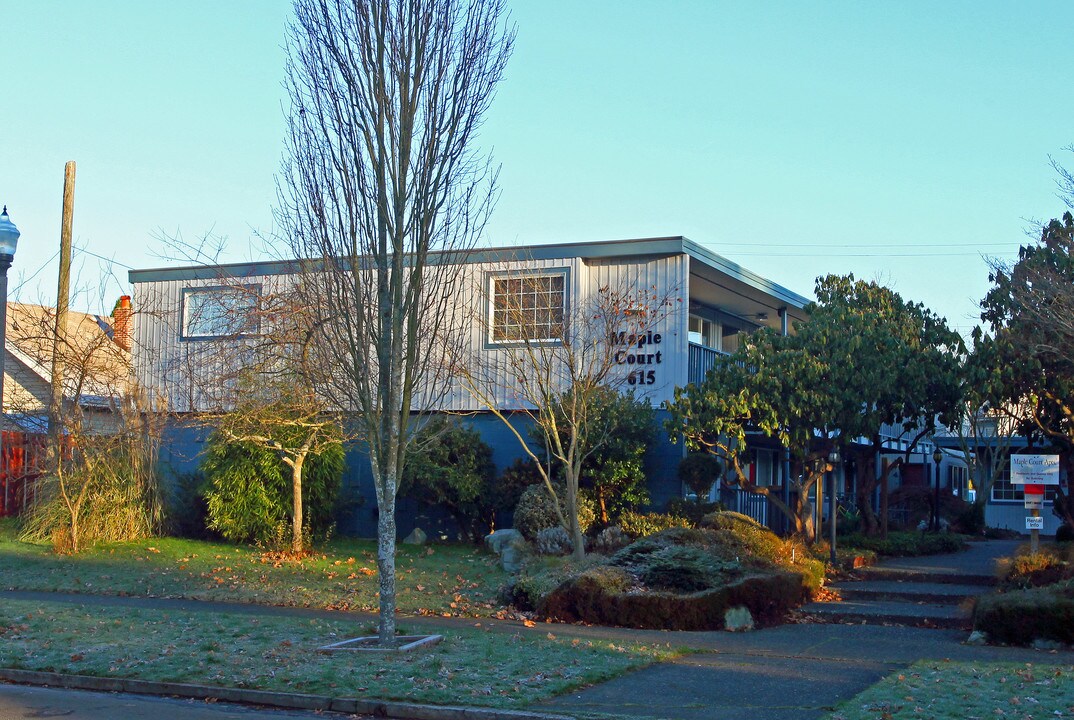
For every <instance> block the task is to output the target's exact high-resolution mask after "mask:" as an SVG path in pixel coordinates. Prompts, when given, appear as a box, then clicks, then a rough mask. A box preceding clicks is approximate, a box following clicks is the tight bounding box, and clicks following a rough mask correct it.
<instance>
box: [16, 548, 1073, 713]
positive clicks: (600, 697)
mask: <svg viewBox="0 0 1074 720" xmlns="http://www.w3.org/2000/svg"><path fill="white" fill-rule="evenodd" d="M1015 546H1016V543H1010V542H1006V543H1002V542H999V541H994V542H988V543H974V544H973V546H972V547H971V549H970V550H968V551H967V552H965V553H959V554H956V555H950V556H935V557H932V558H922V559H912V560H893V561H890V562H885V563H882V564H881V567H891V568H896V569H897V568H900V567H901V568H904V569H907V570H912V569H913V568H914V567H915V566H916V567H918V568H920V567H921V566H929V567H930V568H946V567H950V568H951V569H952V572H964V573H965V572H969V571H970V570H971V569H972V570H973V571H974V572H976V571H979V570H982V569H983V568H986V567H987V568H988V569H989V570H991V568H992V566H993V565H994V563H995V560H996V558H997V557H1000V556H1002V555H1004V554H1006V553H1009V552H1012V551H1013V549H1014V547H1015ZM3 598H11V599H16V598H18V599H34V600H41V601H52V602H57V601H58V602H70V603H77V604H82V605H99V606H106V605H107V606H120V607H122V606H130V607H157V608H161V609H171V610H189V611H204V612H210V613H221V612H232V613H247V614H263V615H287V616H322V617H334V618H339V617H340V616H341V613H340V612H337V611H328V610H313V609H301V608H281V607H269V606H258V605H240V604H230V603H217V602H199V601H192V600H166V599H160V598H135V597H112V596H96V595H77V594H64V593H41V592H28V591H0V599H3ZM346 616H347V617H352V618H354V619H355V620H356V621H360V622H365V621H366V620H371V619H372V618H373V616H372V615H368V614H360V613H346ZM400 623H401V624H403V625H405V626H407V627H414V628H420V629H427V630H435V629H439V630H444V629H449V628H452V627H473V626H474V625H475V624H478V623H480V624H481V626H482V627H486V628H491V629H493V630H497V631H503V632H509V633H512V634H513V633H519V632H521V633H526V632H533V633H540V634H542V635H543V634H544V633H547V632H548V631H549V629H552V630H554V632H555V634H556V635H558V636H560V637H578V638H586V639H596V640H607V641H610V642H643V643H654V642H659V643H670V644H671V645H672V646H675V647H684V648H690V649H693V650H695V651H696V652H695V653H694V654H691V655H687V656H685V657H682V658H680V659H678V660H675V661H672V662H667V663H660V664H657V665H653V666H650V667H648V668H645V669H642V670H639V671H637V672H634V673H630V674H628V675H626V676H624V677H621V678H618V679H616V680H612V681H610V682H607V683H603V684H601V685H597V686H594V687H591V688H587V689H585V690H582V691H579V692H576V693H571V694H569V695H565V696H561V697H558V698H555V699H553V700H550V701H548V702H546V703H543V704H541V705H539V706H535V707H533V708H531V709H532V710H535V711H544V712H549V713H557V714H567V715H577V714H591V713H599V714H606V715H609V716H615V717H637V718H676V719H679V718H681V719H682V720H694V719H695V718H697V719H700V718H711V719H713V720H721V719H726V720H737V719H739V718H742V719H745V718H749V719H750V720H792V719H793V720H809V719H810V718H819V717H821V716H823V715H824V714H825V713H826V712H828V711H829V710H830V709H831V708H833V707H834V706H835V705H836V704H837V703H839V702H841V701H843V700H846V699H849V698H851V697H853V696H854V695H856V694H857V693H859V692H861V691H862V690H864V689H866V688H867V687H869V686H870V685H872V684H873V683H875V682H876V681H877V680H879V679H881V678H882V677H885V676H886V675H889V674H891V673H894V672H897V671H899V670H901V669H903V668H905V667H906V666H908V665H909V664H911V663H913V662H915V661H917V660H924V659H936V660H940V659H950V660H965V661H974V662H996V661H1005V662H1034V663H1071V662H1074V653H1068V652H1055V651H1052V652H1047V651H1037V650H1030V649H1025V648H997V647H976V646H967V645H962V644H961V643H962V641H963V640H964V639H965V637H966V633H965V632H962V631H953V630H932V629H922V628H907V627H891V626H883V625H841V624H815V625H814V624H797V625H783V626H780V627H775V628H770V629H766V630H759V631H755V632H750V633H726V632H664V631H656V630H632V629H624V628H607V627H587V626H581V625H560V624H557V625H554V626H550V625H548V624H544V623H538V625H537V626H536V627H535V628H526V627H524V626H523V625H522V624H521V623H517V622H512V621H502V620H489V619H480V620H461V619H448V618H423V617H415V618H410V617H406V618H400Z"/></svg>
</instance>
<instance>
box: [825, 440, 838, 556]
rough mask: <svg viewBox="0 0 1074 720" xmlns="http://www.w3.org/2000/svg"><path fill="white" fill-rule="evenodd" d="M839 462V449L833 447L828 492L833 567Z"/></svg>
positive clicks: (829, 454) (829, 460)
mask: <svg viewBox="0 0 1074 720" xmlns="http://www.w3.org/2000/svg"><path fill="white" fill-rule="evenodd" d="M838 462H839V451H838V450H836V449H835V448H832V451H831V452H830V453H828V463H829V464H831V466H832V469H831V471H830V474H831V476H832V487H831V490H830V492H829V493H828V525H829V533H830V538H831V543H830V545H831V547H830V552H831V557H830V559H831V562H832V567H835V524H836V523H835V515H836V502H835V489H836V482H837V481H836V477H835V466H836V464H837V463H838Z"/></svg>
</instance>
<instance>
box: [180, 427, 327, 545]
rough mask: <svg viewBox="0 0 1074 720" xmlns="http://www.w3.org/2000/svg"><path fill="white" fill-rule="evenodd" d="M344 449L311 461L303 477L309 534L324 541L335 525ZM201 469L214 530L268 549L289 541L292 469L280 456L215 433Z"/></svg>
mask: <svg viewBox="0 0 1074 720" xmlns="http://www.w3.org/2000/svg"><path fill="white" fill-rule="evenodd" d="M343 468H344V455H343V446H342V444H339V445H331V446H329V447H326V448H325V449H324V450H323V451H322V452H320V453H318V454H316V455H310V456H309V457H308V458H307V459H306V464H305V469H304V470H303V473H302V500H303V516H304V519H305V523H304V524H305V529H304V532H308V533H309V534H310V535H311V536H313V537H315V538H317V539H322V538H326V537H328V536H329V535H330V534H331V532H332V530H333V528H334V527H335V517H334V513H333V511H334V509H335V503H336V497H337V495H338V494H339V488H340V484H341V481H342V478H343ZM201 471H202V472H203V473H204V474H205V478H206V484H205V486H204V495H205V502H206V506H207V513H208V518H207V524H208V527H209V529H210V530H213V531H215V532H218V533H220V535H221V536H223V537H224V538H225V539H227V540H231V541H233V542H241V543H254V544H260V545H264V546H267V547H279V546H281V545H282V546H286V545H287V543H288V542H289V540H288V532H289V531H290V523H291V513H292V508H293V506H294V503H293V501H292V494H293V488H292V484H291V470H290V468H289V467H287V466H286V465H285V464H284V462H283V461H282V460H281V459H280V457H279V455H277V454H276V453H275V452H273V451H271V450H268V449H266V448H263V447H260V446H258V445H256V444H253V443H239V442H231V441H229V440H228V439H227V438H226V437H225V436H224V435H222V434H220V433H213V434H212V435H211V436H210V438H209V442H208V446H207V448H206V454H205V461H204V462H203V463H202V466H201Z"/></svg>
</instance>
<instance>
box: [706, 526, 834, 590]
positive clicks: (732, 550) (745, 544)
mask: <svg viewBox="0 0 1074 720" xmlns="http://www.w3.org/2000/svg"><path fill="white" fill-rule="evenodd" d="M701 526H702V528H705V529H708V530H710V531H711V532H712V533H713V536H714V539H715V542H716V543H717V544H718V545H719V546H720V547H721V548H722V550H721V553H722V554H723V555H724V557H734V558H735V559H738V560H741V561H742V562H743V563H747V564H760V565H761V566H762V567H770V568H774V569H783V570H788V571H790V572H796V573H799V574H800V575H802V576H803V578H804V579H805V583H806V586H807V587H809V588H810V589H811V590H818V589H819V588H820V586H821V585H823V584H824V563H823V562H822V561H820V560H817V559H816V558H815V557H813V556H812V555H811V554H810V552H809V548H807V547H806V546H805V545H804V544H803V543H802V542H801V541H800V540H797V539H795V538H788V539H783V538H780V537H779V536H777V535H776V534H775V533H773V532H772V531H771V530H769V529H768V528H767V527H765V526H764V525H762V524H760V523H759V522H757V521H756V520H754V519H753V518H751V517H747V516H746V515H742V514H741V513H736V512H729V511H723V512H716V513H712V514H710V515H706V516H705V518H704V519H703V520H702V522H701Z"/></svg>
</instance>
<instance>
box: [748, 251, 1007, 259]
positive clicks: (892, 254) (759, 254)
mask: <svg viewBox="0 0 1074 720" xmlns="http://www.w3.org/2000/svg"><path fill="white" fill-rule="evenodd" d="M728 254H732V253H728ZM733 255H734V256H735V257H802V258H806V257H826V258H827V257H840V258H845V257H914V258H934V257H980V256H981V254H980V253H959V252H953V253H897V252H890V253H884V252H881V253H818V252H804V253H770V252H735V253H733ZM1013 255H1014V253H999V254H996V255H994V256H993V257H1007V256H1011V257H1013Z"/></svg>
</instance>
